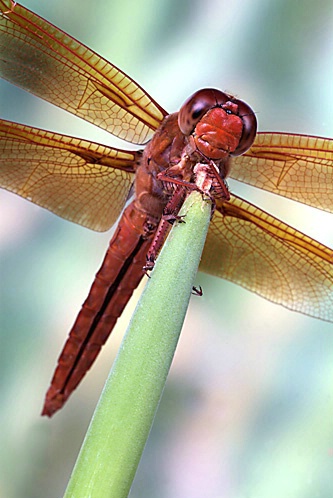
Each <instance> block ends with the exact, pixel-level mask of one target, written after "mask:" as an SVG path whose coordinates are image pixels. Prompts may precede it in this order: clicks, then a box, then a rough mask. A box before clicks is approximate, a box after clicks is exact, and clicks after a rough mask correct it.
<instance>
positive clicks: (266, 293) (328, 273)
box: [200, 196, 333, 321]
mask: <svg viewBox="0 0 333 498" xmlns="http://www.w3.org/2000/svg"><path fill="white" fill-rule="evenodd" d="M200 270H201V271H204V272H206V273H210V274H212V275H216V276H218V277H222V278H225V279H227V280H231V281H232V282H235V283H237V284H239V285H242V286H243V287H245V288H247V289H249V290H251V291H252V292H255V293H257V294H259V295H261V296H263V297H265V298H266V299H269V300H270V301H273V302H275V303H278V304H282V305H283V306H285V307H287V308H289V309H292V310H295V311H299V312H301V313H304V314H306V315H310V316H314V317H316V318H321V319H323V320H328V321H333V250H332V249H329V248H328V247H326V246H324V245H323V244H320V243H319V242H317V241H315V240H313V239H311V238H310V237H308V236H306V235H304V234H303V233H301V232H299V231H297V230H295V229H293V228H291V227H290V226H288V225H286V224H285V223H283V222H282V221H279V220H278V219H277V218H274V217H273V216H271V215H269V214H268V213H266V212H265V211H262V210H261V209H259V208H257V207H255V206H253V205H252V204H249V203H248V202H246V201H244V200H243V199H240V198H239V197H236V196H232V198H231V200H230V202H221V203H220V204H218V205H217V209H216V211H215V214H214V216H213V219H212V221H211V224H210V227H209V231H208V237H207V240H206V245H205V248H204V252H203V257H202V260H201V264H200Z"/></svg>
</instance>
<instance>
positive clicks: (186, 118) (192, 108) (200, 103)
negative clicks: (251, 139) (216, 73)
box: [178, 88, 230, 135]
mask: <svg viewBox="0 0 333 498" xmlns="http://www.w3.org/2000/svg"><path fill="white" fill-rule="evenodd" d="M228 100H230V96H229V95H227V94H226V93H224V92H221V91H220V90H214V89H213V88H204V89H203V90H198V91H197V92H195V93H194V94H193V95H192V96H191V97H190V98H189V99H187V100H186V102H185V103H184V104H183V105H182V107H181V109H180V111H179V113H178V126H179V128H180V131H181V132H182V133H183V134H184V135H190V134H191V133H192V132H193V130H194V128H195V127H196V125H197V123H198V122H199V121H200V119H201V118H202V116H203V115H204V114H206V112H207V111H209V109H212V108H213V107H217V106H218V105H223V104H225V103H226V102H227V101H228Z"/></svg>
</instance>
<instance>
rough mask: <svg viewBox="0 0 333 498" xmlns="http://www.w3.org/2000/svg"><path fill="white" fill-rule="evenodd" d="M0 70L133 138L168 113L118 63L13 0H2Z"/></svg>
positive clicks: (147, 133) (138, 139) (143, 136)
mask: <svg viewBox="0 0 333 498" xmlns="http://www.w3.org/2000/svg"><path fill="white" fill-rule="evenodd" d="M0 76H1V77H3V78H5V79H7V80H8V81H10V82H11V83H14V84H16V85H17V86H19V87H21V88H24V89H25V90H28V91H29V92H31V93H33V94H35V95H37V96H38V97H41V98H43V99H44V100H47V101H49V102H51V103H52V104H55V105H57V106H58V107H61V108H62V109H65V110H66V111H69V112H71V113H73V114H75V115H76V116H79V117H81V118H83V119H85V120H86V121H89V122H91V123H94V124H95V125H97V126H99V127H101V128H103V129H106V130H108V131H109V132H110V133H113V135H116V136H118V137H120V138H123V139H124V140H127V141H129V142H133V143H144V142H146V141H147V140H148V139H149V138H150V137H151V135H152V133H153V132H154V130H155V129H156V128H157V127H158V126H159V124H160V123H161V121H162V120H163V117H164V116H165V115H166V112H165V111H164V110H163V109H162V107H160V106H159V105H158V104H157V103H156V102H155V101H154V100H153V99H152V98H151V97H150V96H149V95H148V94H147V93H146V92H145V91H144V90H143V89H142V88H141V87H140V86H139V85H138V84H137V83H135V81H133V80H132V79H131V78H130V77H129V76H127V75H126V74H125V73H123V72H122V71H120V70H119V69H118V68H117V67H116V66H114V65H112V64H110V63H109V62H108V61H106V60H105V59H102V58H101V57H99V56H98V55H97V54H96V53H95V52H93V51H91V50H89V49H88V48H87V47H86V46H84V45H83V44H81V43H80V42H78V41H77V40H75V39H74V38H72V37H71V36H69V35H67V34H66V33H64V32H63V31H61V30H60V29H58V28H56V27H55V26H53V25H52V24H50V23H48V22H47V21H45V20H44V19H42V18H41V17H39V16H37V15H36V14H34V13H33V12H31V11H29V10H28V9H25V8H24V7H22V6H21V5H19V4H14V3H13V2H11V1H10V0H0Z"/></svg>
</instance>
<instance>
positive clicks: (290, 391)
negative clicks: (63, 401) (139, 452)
mask: <svg viewBox="0 0 333 498" xmlns="http://www.w3.org/2000/svg"><path fill="white" fill-rule="evenodd" d="M24 4H25V6H26V7H28V8H30V9H31V10H34V11H35V12H37V13H38V14H40V15H41V16H43V17H45V18H47V19H48V20H49V21H51V22H53V23H54V24H55V25H57V26H59V27H61V28H62V29H63V30H64V31H67V32H68V33H70V34H71V35H72V36H74V37H76V38H78V39H79V40H81V41H82V42H84V43H85V44H86V45H88V46H89V47H91V48H92V49H94V50H95V51H96V52H98V53H99V54H101V55H103V56H104V57H105V58H107V59H109V60H110V61H112V62H113V63H114V64H116V65H117V66H119V67H120V68H121V69H123V70H124V71H125V72H127V73H128V74H129V75H130V76H131V77H132V78H134V79H135V80H136V81H137V82H138V83H139V84H140V85H142V86H143V87H144V88H145V89H146V90H147V91H148V92H149V93H150V94H151V95H152V96H153V97H154V98H155V99H156V100H157V101H158V102H159V103H160V104H161V105H162V106H163V107H164V108H166V109H167V110H169V111H170V112H171V111H175V110H177V109H178V108H179V106H180V105H181V104H182V102H183V101H184V100H185V99H186V98H187V97H188V96H189V95H190V94H191V93H193V92H194V91H195V90H197V89H199V88H200V87H205V86H210V87H217V88H221V89H222V90H227V91H230V92H232V93H233V94H236V95H238V96H239V97H240V98H242V99H244V100H246V101H247V102H248V103H249V104H250V105H251V106H252V107H253V109H254V110H255V111H256V112H257V117H258V121H259V129H260V130H261V131H274V130H275V131H290V132H299V133H307V134H314V135H321V136H332V116H333V86H332V76H333V71H332V68H333V65H332V61H333V35H332V26H333V24H332V21H333V11H332V3H331V1H330V0H327V1H325V0H319V1H317V2H312V1H310V0H305V1H293V2H289V1H287V0H279V1H276V2H265V1H264V0H236V1H233V2H231V1H218V0H215V1H213V0H206V1H205V2H199V1H197V0H195V1H189V0H185V1H184V0H183V1H179V0H159V1H155V2H154V1H152V0H138V1H135V0H132V1H131V0H115V1H105V0H103V1H102V0H98V1H95V2H92V1H88V0H58V1H54V2H44V1H41V0H39V1H38V0H26V1H25V2H24ZM0 92H1V93H0V106H1V117H3V118H5V119H11V120H13V121H18V122H22V123H25V124H29V125H32V126H38V127H41V128H46V129H50V130H52V131H57V132H60V133H67V134H71V135H75V136H80V137H84V138H87V139H90V140H94V141H99V142H104V143H106V144H108V145H118V146H119V141H117V140H116V139H114V138H113V137H111V136H109V135H108V134H107V133H104V132H102V131H100V130H98V129H95V127H93V126H90V125H88V124H86V123H84V122H81V120H79V119H77V118H74V117H72V116H70V115H67V114H66V113H65V112H63V111H59V110H58V109H56V108H54V107H53V106H51V105H49V104H46V103H44V102H41V101H39V100H38V99H36V98H34V97H33V96H31V95H29V94H27V93H25V92H23V91H21V90H19V89H17V88H15V87H13V86H12V85H9V84H7V83H6V82H2V81H1V82H0ZM121 146H122V147H124V144H123V143H122V144H121ZM230 186H231V189H232V190H234V191H235V192H237V193H240V194H241V195H243V196H244V197H246V198H247V199H249V200H250V201H252V202H256V203H258V204H259V205H260V206H261V207H263V208H265V209H267V210H268V211H271V212H274V214H277V215H278V216H279V217H280V218H282V219H284V220H285V221H288V222H289V223H290V224H292V225H294V226H297V227H299V228H300V229H301V230H303V231H305V232H306V233H308V234H309V235H312V236H313V237H315V238H317V239H318V240H320V241H321V242H324V243H326V244H327V245H330V246H332V245H333V228H332V219H331V217H330V216H329V215H327V214H324V213H322V212H320V211H316V210H312V209H310V208H306V207H304V206H298V205H297V204H296V203H293V202H288V201H283V200H280V199H279V198H277V197H274V196H269V195H266V194H263V193H261V192H256V191H255V189H251V188H245V187H244V186H242V185H237V183H236V182H233V183H231V182H230ZM109 238H110V233H106V234H97V233H93V232H90V231H88V230H86V229H84V228H82V227H78V226H76V225H73V224H71V223H69V222H66V221H63V220H61V219H59V218H57V217H56V216H54V215H52V214H50V213H48V212H46V211H44V210H42V209H40V208H38V207H36V206H34V205H32V204H30V203H29V202H27V201H24V200H21V199H19V198H18V197H16V196H14V195H11V194H8V193H6V192H1V211H0V242H1V269H0V270H1V362H0V379H1V408H0V423H1V436H0V496H1V497H2V496H3V497H4V498H19V497H23V498H57V497H59V496H62V494H63V492H64V489H65V487H66V483H67V480H68V477H69V475H70V472H71V470H72V467H73V465H74V462H75V458H76V455H77V453H78V450H79V448H80V444H81V442H82V438H83V437H84V434H85V431H86V428H87V425H88V423H89V420H90V417H91V415H92V413H93V410H94V406H95V404H96V401H97V399H98V397H99V394H100V391H101V389H102V386H103V383H104V381H105V378H106V376H107V374H108V371H109V369H110V366H111V364H112V361H113V358H114V355H115V354H116V351H117V348H118V347H119V344H120V341H121V338H122V335H123V333H124V331H125V328H126V325H127V323H128V320H129V317H130V315H131V311H132V310H133V308H134V306H135V301H136V299H137V297H138V295H139V293H140V291H139V292H138V293H136V296H135V298H133V299H132V301H131V303H130V305H129V306H128V309H127V310H126V313H124V316H123V317H122V318H121V320H120V321H119V323H118V325H117V328H116V330H115V331H114V333H113V335H112V339H111V340H110V341H109V344H108V345H107V346H106V347H105V348H104V350H103V352H102V354H101V356H100V357H99V358H98V361H97V362H96V364H95V365H94V367H93V369H92V371H91V372H90V373H89V375H88V376H87V377H86V379H85V380H84V381H83V383H82V385H81V386H80V387H79V389H78V390H77V391H76V392H75V393H74V394H73V396H72V397H71V398H70V400H69V402H68V403H67V405H66V406H65V408H64V409H63V410H62V411H61V412H60V413H58V414H57V415H56V416H55V417H54V418H53V419H51V420H47V419H42V418H41V417H40V410H41V407H42V403H43V398H44V394H45V391H46V389H47V387H48V384H49V381H50V378H51V376H52V373H53V370H54V367H55V364H56V360H57V357H58V354H59V352H60V350H61V347H62V345H63V343H64V341H65V338H66V335H67V332H68V330H69V329H70V327H71V325H72V323H73V321H74V319H75V317H76V314H77V312H78V310H79V309H80V306H81V303H82V302H83V301H84V299H85V297H86V295H87V292H88V290H89V287H90V284H91V283H92V280H93V276H94V274H95V272H96V271H97V269H98V267H99V265H100V262H101V260H102V258H103V255H104V253H105V250H106V247H107V244H108V240H109ZM221 257H223V256H222V255H221ZM197 283H198V284H200V285H201V286H202V287H203V289H204V296H203V297H202V298H197V297H193V298H192V300H191V305H190V309H189V312H188V315H187V319H186V323H185V326H184V330H183V333H182V337H181V340H180V344H179V348H178V350H177V353H176V357H175V360H174V362H173V366H172V370H171V372H170V376H169V379H168V383H167V387H166V389H165V392H164V396H163V400H162V402H161V405H160V408H159V411H158V414H157V417H156V420H155V424H154V427H153V430H152V432H151V435H150V439H149V442H148V444H147V447H146V449H145V452H144V455H143V458H142V461H141V463H140V466H139V469H138V472H137V475H136V478H135V482H134V484H133V488H132V491H131V494H130V496H131V497H132V498H150V497H157V496H158V497H159V498H168V497H172V498H183V497H187V498H197V497H202V496H205V497H209V498H218V497H222V496H223V497H227V498H243V497H244V498H245V497H246V498H250V497H255V498H267V497H270V498H275V497H282V496H283V497H288V498H289V497H290V498H306V497H311V498H313V497H314V496H315V497H318V498H326V497H327V498H328V497H332V496H333V478H332V475H333V474H332V471H333V382H332V378H333V325H332V324H328V323H324V322H321V321H318V320H314V319H311V318H308V317H305V316H301V315H298V314H296V313H292V312H290V311H288V310H285V309H284V308H282V307H279V306H276V305H273V304H271V303H269V302H266V301H265V300H263V299H261V298H259V297H257V296H255V295H252V294H251V293H249V292H247V291H245V290H243V289H241V288H239V287H237V286H235V285H233V284H230V283H228V282H225V281H222V280H219V279H216V278H212V277H208V276H205V275H203V274H199V275H198V277H197Z"/></svg>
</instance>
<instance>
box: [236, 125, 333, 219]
mask: <svg viewBox="0 0 333 498" xmlns="http://www.w3.org/2000/svg"><path fill="white" fill-rule="evenodd" d="M230 177H231V178H235V179H236V180H240V181H242V182H244V183H248V184H250V185H253V186H255V187H259V188H261V189H264V190H268V191H269V192H273V193H274V194H279V195H282V196H284V197H288V198H290V199H293V200H295V201H298V202H302V203H303V204H308V205H309V206H313V207H316V208H320V209H324V210H325V211H329V212H333V140H331V139H327V138H320V137H311V136H306V135H295V134H287V133H258V134H257V137H256V139H255V142H254V144H253V145H252V147H251V148H250V149H249V150H248V151H247V152H246V153H245V154H244V155H243V156H239V157H237V158H234V159H233V160H232V168H231V173H230Z"/></svg>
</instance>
